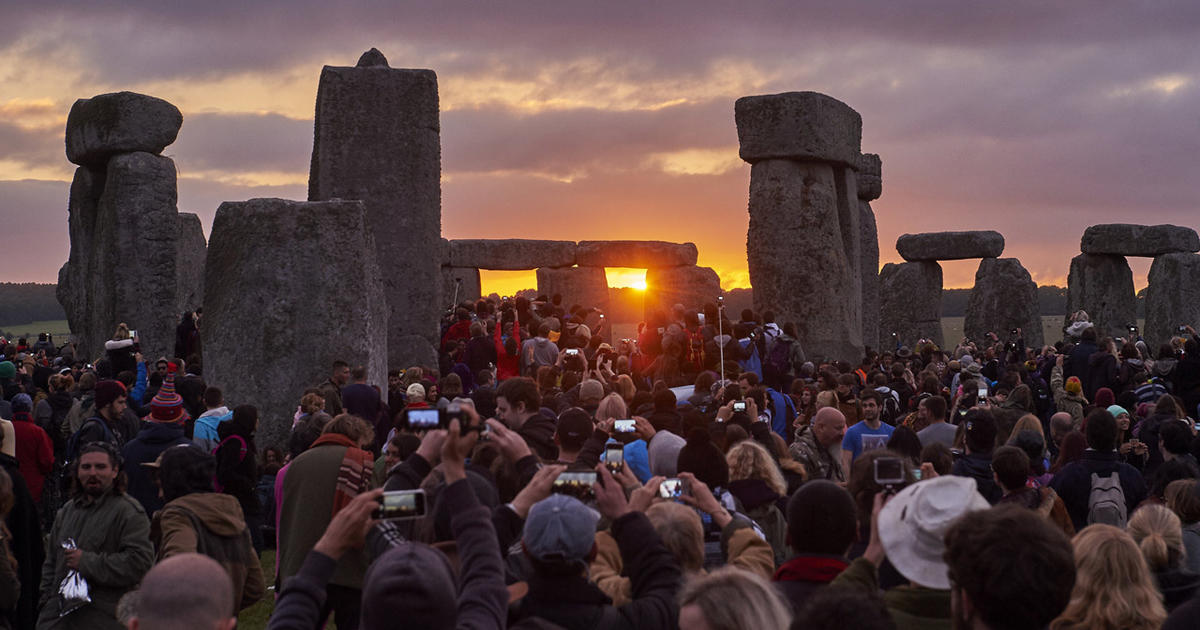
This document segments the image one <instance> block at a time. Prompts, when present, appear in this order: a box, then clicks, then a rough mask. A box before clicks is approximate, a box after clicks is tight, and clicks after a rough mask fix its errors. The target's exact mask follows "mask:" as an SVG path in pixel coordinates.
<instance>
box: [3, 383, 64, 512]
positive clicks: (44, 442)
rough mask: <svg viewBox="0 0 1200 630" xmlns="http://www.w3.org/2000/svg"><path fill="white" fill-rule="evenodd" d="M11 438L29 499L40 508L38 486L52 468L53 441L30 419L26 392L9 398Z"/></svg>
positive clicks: (30, 410) (30, 404) (31, 401)
mask: <svg viewBox="0 0 1200 630" xmlns="http://www.w3.org/2000/svg"><path fill="white" fill-rule="evenodd" d="M12 410H13V417H12V422H13V439H14V440H15V441H16V449H15V450H16V456H17V461H18V462H20V464H21V476H23V477H25V484H26V485H27V486H28V487H29V494H30V495H32V496H33V502H34V504H35V505H37V506H38V509H39V510H40V509H41V506H42V488H43V487H44V486H45V483H46V477H47V476H48V475H49V474H50V473H51V471H53V470H54V443H53V442H52V441H51V440H50V436H49V435H46V431H45V430H43V429H42V428H41V427H39V426H38V425H37V424H35V423H34V421H33V414H32V413H31V412H32V411H33V399H32V398H30V397H29V394H17V395H16V396H13V399H12Z"/></svg>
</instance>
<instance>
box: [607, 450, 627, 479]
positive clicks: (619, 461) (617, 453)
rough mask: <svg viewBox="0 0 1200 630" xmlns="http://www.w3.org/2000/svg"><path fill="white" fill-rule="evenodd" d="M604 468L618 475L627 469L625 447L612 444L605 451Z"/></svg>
mask: <svg viewBox="0 0 1200 630" xmlns="http://www.w3.org/2000/svg"><path fill="white" fill-rule="evenodd" d="M604 467H605V468H607V469H608V470H610V471H611V472H612V474H614V475H615V474H617V473H619V472H621V471H622V470H624V469H625V447H624V446H621V445H620V444H610V445H609V446H608V447H607V448H605V449H604Z"/></svg>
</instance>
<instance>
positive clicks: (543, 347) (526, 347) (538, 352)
mask: <svg viewBox="0 0 1200 630" xmlns="http://www.w3.org/2000/svg"><path fill="white" fill-rule="evenodd" d="M550 332H551V328H550V324H549V322H542V323H541V324H540V325H539V326H538V328H537V336H535V337H534V338H533V339H526V340H525V343H524V344H522V345H521V373H522V374H524V375H526V376H528V375H530V374H536V373H537V369H538V368H540V367H543V366H547V365H555V364H556V363H558V360H559V356H560V355H559V349H558V345H557V344H555V343H554V342H553V341H551V339H550Z"/></svg>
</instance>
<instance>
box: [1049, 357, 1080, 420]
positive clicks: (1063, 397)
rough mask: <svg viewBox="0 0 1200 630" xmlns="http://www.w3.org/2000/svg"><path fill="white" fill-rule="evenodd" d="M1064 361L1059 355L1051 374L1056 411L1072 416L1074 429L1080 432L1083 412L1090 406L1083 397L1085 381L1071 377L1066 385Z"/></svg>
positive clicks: (1077, 377) (1051, 387) (1051, 386)
mask: <svg viewBox="0 0 1200 630" xmlns="http://www.w3.org/2000/svg"><path fill="white" fill-rule="evenodd" d="M1080 345H1082V344H1080ZM1078 349H1079V347H1078V346H1076V350H1078ZM1072 356H1074V355H1072ZM1063 359H1064V357H1063V355H1061V354H1060V355H1058V358H1057V359H1056V361H1057V362H1056V363H1055V365H1054V368H1053V369H1052V371H1051V372H1050V389H1051V390H1052V391H1053V392H1054V406H1055V409H1057V410H1058V411H1062V412H1066V413H1068V414H1070V415H1071V423H1072V425H1073V428H1074V429H1075V430H1076V431H1078V430H1080V427H1081V426H1082V425H1083V410H1084V408H1085V407H1087V406H1088V401H1087V399H1086V398H1084V396H1083V381H1081V380H1080V377H1079V376H1070V377H1069V378H1067V379H1066V381H1065V383H1064V380H1063Z"/></svg>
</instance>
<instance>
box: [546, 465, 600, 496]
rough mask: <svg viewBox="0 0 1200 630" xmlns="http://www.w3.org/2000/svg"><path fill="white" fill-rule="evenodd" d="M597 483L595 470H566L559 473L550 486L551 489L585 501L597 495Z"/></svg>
mask: <svg viewBox="0 0 1200 630" xmlns="http://www.w3.org/2000/svg"><path fill="white" fill-rule="evenodd" d="M595 485H596V472H595V471H591V470H588V471H579V472H564V473H559V475H558V478H557V479H555V480H554V483H553V484H552V485H551V486H550V491H551V492H554V493H557V494H566V495H569V496H573V497H575V498H576V499H579V500H580V501H585V500H588V499H593V498H595V497H596V488H595Z"/></svg>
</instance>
